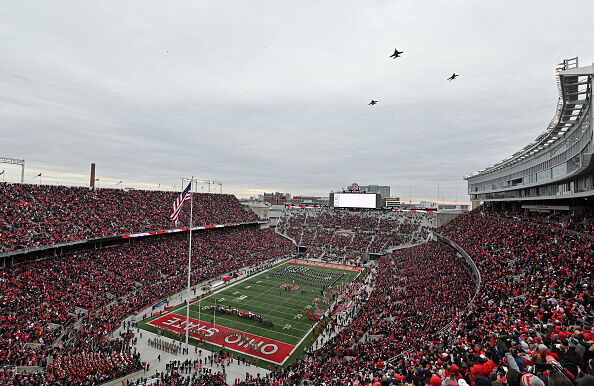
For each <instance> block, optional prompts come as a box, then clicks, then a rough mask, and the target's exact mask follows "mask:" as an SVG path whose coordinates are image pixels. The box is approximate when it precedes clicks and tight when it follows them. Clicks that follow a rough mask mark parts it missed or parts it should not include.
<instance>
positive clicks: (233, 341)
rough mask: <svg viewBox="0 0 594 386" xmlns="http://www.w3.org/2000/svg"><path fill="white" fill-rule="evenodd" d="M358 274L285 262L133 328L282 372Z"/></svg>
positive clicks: (343, 268)
mask: <svg viewBox="0 0 594 386" xmlns="http://www.w3.org/2000/svg"><path fill="white" fill-rule="evenodd" d="M361 271H362V268H355V267H350V266H344V265H336V264H327V263H319V262H312V261H304V260H296V259H293V260H289V261H287V262H284V263H281V264H279V265H276V266H274V267H272V268H270V269H269V270H267V271H264V272H261V273H259V274H256V275H254V276H251V277H249V278H246V279H244V280H241V281H238V282H235V283H233V284H229V285H226V286H225V287H223V288H221V289H220V290H215V292H214V293H211V294H207V295H205V296H204V297H202V298H201V299H194V300H192V301H191V302H190V303H191V304H190V319H189V322H187V320H186V307H185V305H180V306H177V307H174V308H171V309H169V310H168V311H167V313H164V314H160V315H156V316H153V317H152V318H148V319H145V320H143V321H142V322H139V323H138V326H139V327H140V328H143V329H146V330H149V331H152V332H158V333H159V332H160V333H161V334H162V335H163V336H167V337H170V338H173V339H178V340H182V341H184V342H185V333H186V329H188V330H189V331H190V333H189V335H190V343H191V344H193V345H195V346H200V347H202V348H204V349H207V350H217V349H219V348H220V347H223V346H224V348H225V350H227V351H228V352H230V353H232V354H233V355H234V356H235V357H237V356H239V357H241V358H244V359H246V360H247V359H249V360H250V362H251V363H253V364H256V365H258V366H260V367H264V368H268V367H269V365H278V366H284V365H287V364H289V363H290V362H293V361H294V360H295V359H296V358H297V357H299V356H301V355H302V354H303V353H304V351H305V350H306V349H307V348H308V347H309V346H311V344H312V343H313V339H312V338H313V336H314V334H313V330H314V327H315V326H316V325H317V323H318V322H319V321H320V318H321V317H322V314H323V313H324V311H326V310H327V309H328V307H329V305H330V304H331V303H332V301H333V297H334V296H335V295H336V293H337V291H340V290H341V288H344V287H345V286H346V285H348V284H349V283H351V282H352V281H353V280H355V278H356V277H357V276H358V275H359V274H360V273H361Z"/></svg>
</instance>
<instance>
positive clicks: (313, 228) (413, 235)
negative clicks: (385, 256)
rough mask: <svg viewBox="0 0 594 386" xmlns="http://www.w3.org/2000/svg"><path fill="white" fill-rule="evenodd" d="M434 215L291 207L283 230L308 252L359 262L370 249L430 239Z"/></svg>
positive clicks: (283, 219) (378, 250)
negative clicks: (428, 237) (429, 233)
mask: <svg viewBox="0 0 594 386" xmlns="http://www.w3.org/2000/svg"><path fill="white" fill-rule="evenodd" d="M430 225H431V215H430V214H428V213H421V212H380V211H363V212H356V211H353V212H351V211H345V210H333V209H330V208H316V209H311V208H310V209H300V208H298V209H293V208H290V209H289V208H287V209H285V212H284V213H283V216H282V217H281V220H280V222H279V224H278V226H277V229H278V231H279V232H281V233H283V234H285V235H287V236H288V237H290V238H292V239H293V240H295V242H296V243H297V244H298V245H302V246H306V247H307V248H308V251H307V252H308V255H309V256H312V257H317V256H321V255H328V256H333V257H334V258H339V259H340V258H342V259H345V260H349V261H352V262H356V261H357V260H359V259H360V258H361V257H362V256H364V255H365V254H366V253H380V254H381V253H384V252H385V251H387V250H388V249H390V248H392V247H395V246H398V245H402V244H414V243H417V242H421V241H424V240H426V238H427V235H428V233H427V229H428V228H429V227H430Z"/></svg>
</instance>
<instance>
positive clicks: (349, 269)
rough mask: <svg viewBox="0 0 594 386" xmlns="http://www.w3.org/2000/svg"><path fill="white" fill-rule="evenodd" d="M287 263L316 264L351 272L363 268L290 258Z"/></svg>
mask: <svg viewBox="0 0 594 386" xmlns="http://www.w3.org/2000/svg"><path fill="white" fill-rule="evenodd" d="M289 263H293V264H303V265H313V266H316V267H323V268H334V269H342V270H345V271H353V272H360V271H363V268H358V267H350V266H348V265H340V264H327V263H318V262H316V261H305V260H296V259H292V260H289Z"/></svg>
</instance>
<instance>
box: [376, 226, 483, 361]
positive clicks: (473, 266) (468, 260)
mask: <svg viewBox="0 0 594 386" xmlns="http://www.w3.org/2000/svg"><path fill="white" fill-rule="evenodd" d="M432 236H433V237H434V238H435V239H436V240H437V241H438V242H440V243H442V244H444V245H447V246H448V247H450V248H453V249H454V250H455V251H456V252H458V253H459V254H460V255H462V257H464V259H465V260H466V263H467V264H468V266H469V267H470V269H471V271H472V272H471V273H472V274H473V276H474V278H475V282H476V289H475V291H474V295H472V298H470V301H469V302H468V305H467V306H466V309H465V310H463V311H459V312H458V313H457V314H456V317H458V316H460V315H462V314H464V313H466V312H468V310H470V308H471V307H472V306H473V305H474V299H475V298H476V296H477V295H478V294H479V291H480V290H481V273H480V272H479V270H478V268H477V266H476V264H475V262H474V260H472V258H471V257H470V255H469V254H468V253H467V252H466V251H465V250H464V249H462V247H461V246H459V245H458V244H456V243H455V242H453V241H452V240H451V239H449V238H448V237H446V236H443V235H441V234H439V233H436V232H432ZM455 321H456V318H453V319H452V321H451V322H449V323H448V324H447V325H445V326H444V327H442V328H441V329H440V330H439V331H438V332H437V335H439V336H442V335H444V334H446V333H447V332H448V330H449V329H450V328H452V325H453V324H454V322H455ZM412 351H414V349H413V348H410V349H408V350H405V351H402V352H401V353H400V354H398V355H395V356H393V357H392V358H390V359H388V360H386V361H385V363H390V362H393V361H395V360H396V359H398V358H400V357H401V356H403V355H406V354H408V353H410V352H412Z"/></svg>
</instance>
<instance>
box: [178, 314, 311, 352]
mask: <svg viewBox="0 0 594 386" xmlns="http://www.w3.org/2000/svg"><path fill="white" fill-rule="evenodd" d="M192 312H194V311H192ZM192 312H190V315H192ZM194 314H197V312H194ZM175 315H177V316H179V317H185V316H183V315H180V314H175ZM225 316H226V315H221V316H220V318H221V319H223V320H226V321H228V322H232V323H237V324H242V325H246V326H248V327H258V326H252V325H250V324H246V323H243V322H242V321H240V320H235V319H233V320H230V319H227V318H226V317H225ZM217 319H218V318H217ZM224 327H226V328H230V329H232V330H236V331H241V332H246V333H249V334H252V335H257V336H262V335H260V334H254V333H252V332H249V331H247V330H238V329H237V328H233V327H229V326H224ZM294 330H297V331H299V332H301V331H309V330H300V329H296V328H294ZM273 332H274V333H275V334H280V335H284V336H289V337H291V338H295V339H299V337H300V336H301V334H299V335H293V334H285V333H283V332H280V331H273ZM307 334H309V332H307V333H306V334H305V335H307ZM267 339H272V340H277V339H273V338H267ZM279 342H280V341H279ZM282 343H287V344H290V345H292V344H293V343H288V342H282Z"/></svg>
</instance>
